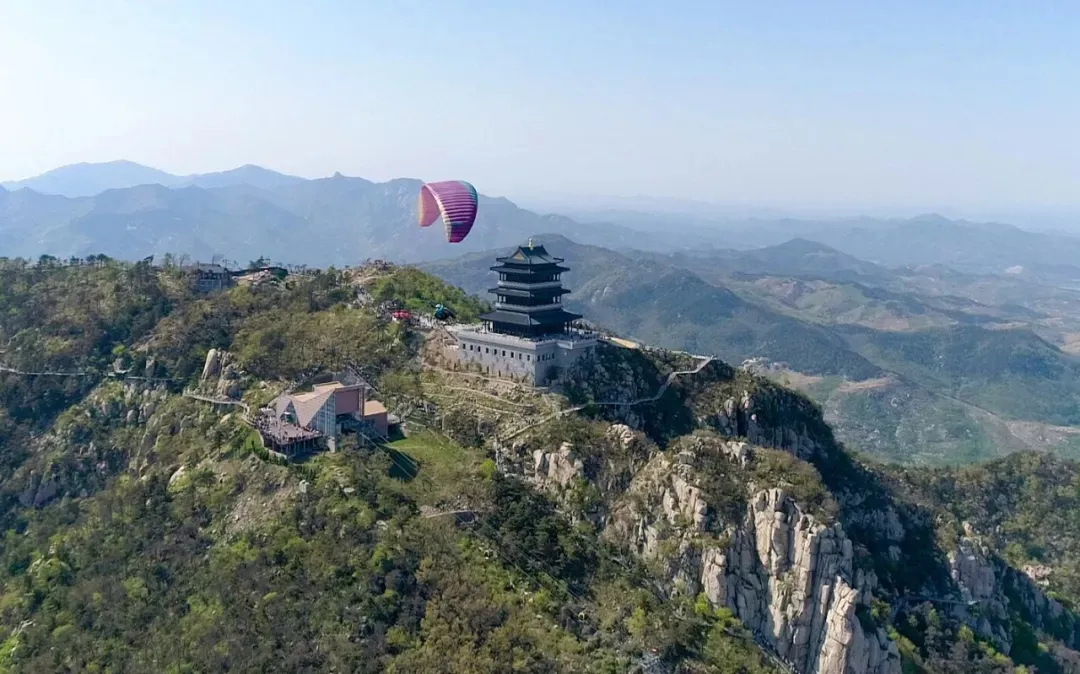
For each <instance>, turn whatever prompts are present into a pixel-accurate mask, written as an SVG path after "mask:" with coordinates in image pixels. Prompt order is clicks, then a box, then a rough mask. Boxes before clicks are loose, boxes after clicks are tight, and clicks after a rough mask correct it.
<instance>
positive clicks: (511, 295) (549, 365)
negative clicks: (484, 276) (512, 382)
mask: <svg viewBox="0 0 1080 674" xmlns="http://www.w3.org/2000/svg"><path fill="white" fill-rule="evenodd" d="M496 263H497V264H496V265H495V266H494V267H491V270H492V271H494V272H496V273H497V274H498V282H497V284H496V286H495V287H494V288H491V289H490V290H489V291H488V292H490V293H492V294H493V295H495V310H494V311H491V312H489V313H486V314H484V315H482V316H481V317H480V320H481V322H482V324H481V325H480V326H477V327H472V326H470V327H459V328H456V329H454V330H453V332H454V336H455V338H456V341H457V344H456V347H457V356H458V361H459V362H461V363H473V364H476V365H478V366H479V367H480V368H481V369H482V370H483V371H484V372H486V373H488V374H493V375H497V376H503V377H513V378H523V379H525V380H526V381H528V382H530V383H533V384H535V385H538V386H543V385H546V384H549V383H551V382H552V381H554V380H555V379H558V377H559V376H560V375H561V373H563V372H565V371H566V370H568V369H569V368H570V367H571V366H573V365H574V364H575V363H576V362H577V361H578V360H580V359H581V358H582V357H583V356H585V355H586V354H587V353H589V352H590V351H592V349H594V348H595V347H596V343H597V339H596V336H595V335H594V334H592V333H589V332H586V331H584V330H580V329H578V328H577V327H575V324H576V323H577V321H578V320H580V319H581V315H580V314H575V313H571V312H569V311H566V310H565V309H564V308H563V304H562V300H563V297H565V296H566V295H567V294H568V293H569V292H570V291H569V290H567V289H566V288H563V286H562V275H563V274H564V273H565V272H568V271H570V270H569V269H568V268H567V267H564V266H563V265H562V263H563V259H562V258H559V257H554V256H552V255H550V254H549V253H548V252H547V250H546V249H545V248H544V246H542V245H534V244H533V242H532V241H531V240H530V241H529V243H528V244H527V245H525V246H521V247H519V248H518V249H517V250H516V251H515V252H514V253H513V254H512V255H509V256H507V257H500V258H497V259H496Z"/></svg>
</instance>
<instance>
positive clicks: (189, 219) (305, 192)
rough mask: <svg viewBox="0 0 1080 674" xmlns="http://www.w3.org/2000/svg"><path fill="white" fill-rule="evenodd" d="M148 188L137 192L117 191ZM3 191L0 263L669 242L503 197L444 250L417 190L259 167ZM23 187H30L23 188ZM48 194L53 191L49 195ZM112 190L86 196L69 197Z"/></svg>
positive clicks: (123, 173)
mask: <svg viewBox="0 0 1080 674" xmlns="http://www.w3.org/2000/svg"><path fill="white" fill-rule="evenodd" d="M146 180H149V181H151V182H148V183H145V184H137V185H134V186H120V187H117V186H115V185H118V184H119V185H126V184H127V183H131V182H137V183H141V182H142V181H146ZM17 185H23V187H20V188H19V189H17V190H9V189H7V188H0V255H6V256H8V257H15V256H22V257H30V258H36V257H37V256H38V255H41V254H44V253H47V254H50V255H54V256H57V257H61V258H67V257H70V256H80V257H81V256H85V255H88V254H94V253H104V254H106V255H110V256H113V257H117V258H122V259H141V258H144V257H146V256H148V255H159V256H160V255H164V254H165V253H173V254H175V255H180V254H186V255H189V256H191V257H193V258H194V259H201V260H209V259H210V258H211V257H213V256H214V255H224V256H226V257H229V258H232V259H236V260H239V261H246V260H248V259H255V258H257V257H260V256H266V257H269V258H271V259H273V260H275V261H280V262H284V263H295V264H309V265H317V266H327V265H331V264H333V265H339V266H341V265H347V264H356V263H358V262H361V261H363V260H364V259H368V258H382V259H393V260H398V261H410V262H414V261H420V260H431V259H436V258H440V257H446V256H447V255H450V254H452V253H455V252H467V251H470V250H483V249H488V248H492V247H498V246H506V245H511V244H512V243H517V242H520V241H523V240H525V239H526V238H528V236H530V235H531V234H533V233H535V232H559V233H561V234H565V235H567V236H572V237H573V238H575V239H576V240H579V241H584V242H595V243H603V244H605V245H608V246H615V247H632V246H638V245H644V246H645V247H653V248H656V249H660V250H671V249H672V248H673V247H672V246H671V245H670V244H669V243H666V242H665V239H668V237H664V236H660V235H648V234H642V233H640V232H637V231H635V230H632V229H630V228H627V227H623V226H619V225H614V224H599V225H597V224H582V223H578V222H575V221H574V220H571V219H570V218H566V217H563V216H559V215H538V214H536V213H533V212H531V211H527V210H523V209H520V208H518V207H517V206H515V205H514V204H513V203H511V202H510V201H508V200H506V199H502V198H491V197H487V196H481V199H480V204H481V205H480V215H479V216H478V218H477V222H476V225H475V227H474V229H473V232H472V234H471V235H470V236H469V237H468V238H467V239H466V240H465V241H464V242H462V243H460V244H453V245H451V244H448V243H447V242H446V240H445V236H444V233H443V231H442V228H441V227H430V228H426V229H423V228H420V227H419V226H418V224H417V213H416V199H417V194H418V192H419V188H420V185H421V182H420V181H419V180H413V179H408V178H402V179H397V180H391V181H388V182H385V183H374V182H371V181H369V180H364V179H362V178H350V177H346V176H342V175H340V174H336V175H334V176H333V177H330V178H322V179H317V180H306V179H303V178H296V177H293V176H285V175H282V174H279V173H275V172H273V171H267V170H266V169H261V168H259V167H255V166H245V167H241V168H238V169H234V170H232V171H225V172H222V173H213V174H203V175H198V176H186V177H178V176H171V175H169V174H166V173H162V172H160V171H156V170H155V169H149V168H146V167H141V166H139V165H137V164H131V163H130V162H113V163H110V164H104V165H91V164H83V165H77V166H72V167H65V168H64V169H57V170H56V171H52V172H50V173H47V174H45V175H43V176H39V177H38V178H33V179H31V180H28V181H24V182H22V183H18V184H17ZM25 185H30V187H27V186H25ZM50 185H52V186H53V187H51V188H50V187H49V186H50ZM104 186H108V189H105V191H102V192H98V193H96V194H93V195H92V196H64V195H62V194H48V193H45V192H44V191H38V190H37V189H35V188H39V187H40V188H42V189H44V188H49V189H51V190H53V191H61V190H60V188H61V187H64V188H65V189H67V190H68V191H69V192H71V193H76V192H87V191H92V190H93V189H96V188H97V187H104Z"/></svg>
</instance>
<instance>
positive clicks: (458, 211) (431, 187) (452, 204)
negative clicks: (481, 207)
mask: <svg viewBox="0 0 1080 674" xmlns="http://www.w3.org/2000/svg"><path fill="white" fill-rule="evenodd" d="M477 203H478V198H477V195H476V188H475V187H473V186H472V185H470V184H469V183H467V182H465V181H464V180H446V181H443V182H437V183H424V185H422V186H421V187H420V204H419V211H420V226H421V227H427V226H429V225H431V224H432V223H433V222H435V220H437V219H438V218H439V216H442V220H443V226H444V227H445V228H446V240H447V241H449V242H450V243H460V242H461V241H462V240H463V239H464V238H465V237H466V236H468V235H469V231H470V230H472V226H473V222H474V221H475V220H476V205H477Z"/></svg>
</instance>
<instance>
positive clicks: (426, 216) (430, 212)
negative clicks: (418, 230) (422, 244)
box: [419, 185, 439, 227]
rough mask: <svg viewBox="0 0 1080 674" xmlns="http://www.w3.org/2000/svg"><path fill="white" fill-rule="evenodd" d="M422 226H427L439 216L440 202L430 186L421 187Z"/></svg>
mask: <svg viewBox="0 0 1080 674" xmlns="http://www.w3.org/2000/svg"><path fill="white" fill-rule="evenodd" d="M419 211H420V226H421V227H427V226H429V225H431V223H433V222H435V220H436V219H438V217H439V202H438V201H437V200H436V199H435V195H434V194H433V193H432V191H431V188H430V186H428V185H424V186H422V187H421V188H420V207H419Z"/></svg>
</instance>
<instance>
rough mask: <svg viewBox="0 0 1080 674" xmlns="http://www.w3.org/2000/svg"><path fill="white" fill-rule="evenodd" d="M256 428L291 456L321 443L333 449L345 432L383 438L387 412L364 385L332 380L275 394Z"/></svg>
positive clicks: (276, 447) (273, 445) (386, 429)
mask: <svg viewBox="0 0 1080 674" xmlns="http://www.w3.org/2000/svg"><path fill="white" fill-rule="evenodd" d="M256 428H257V429H258V430H259V431H260V433H262V435H263V439H264V440H266V441H267V444H269V445H271V446H272V448H273V449H274V450H275V451H279V452H282V453H283V454H286V455H290V456H292V455H295V454H296V453H298V451H299V450H310V449H316V448H321V447H322V446H323V445H325V446H326V447H328V448H330V449H334V448H336V446H337V443H338V440H339V439H340V438H341V434H342V433H345V432H353V433H355V432H359V433H362V434H364V435H365V436H370V437H372V438H373V439H376V440H377V439H382V438H385V437H386V436H387V434H388V433H389V415H388V414H387V411H386V407H384V406H383V404H382V403H380V402H379V401H377V400H371V399H370V398H369V397H368V390H367V387H366V386H364V385H363V384H352V385H346V384H343V383H341V382H339V381H332V382H328V383H325V384H316V385H315V387H314V388H313V389H312V390H311V391H308V392H306V393H293V394H285V395H281V396H278V397H277V398H275V399H274V400H273V402H271V403H270V406H269V408H268V409H267V410H265V413H264V414H263V415H262V416H261V417H259V420H258V422H257V423H256Z"/></svg>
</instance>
